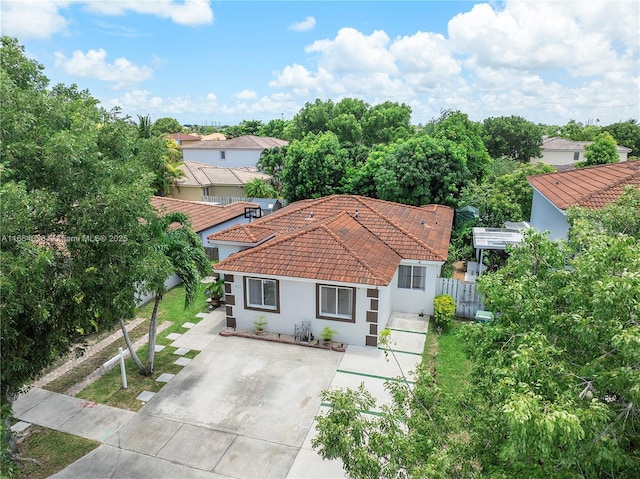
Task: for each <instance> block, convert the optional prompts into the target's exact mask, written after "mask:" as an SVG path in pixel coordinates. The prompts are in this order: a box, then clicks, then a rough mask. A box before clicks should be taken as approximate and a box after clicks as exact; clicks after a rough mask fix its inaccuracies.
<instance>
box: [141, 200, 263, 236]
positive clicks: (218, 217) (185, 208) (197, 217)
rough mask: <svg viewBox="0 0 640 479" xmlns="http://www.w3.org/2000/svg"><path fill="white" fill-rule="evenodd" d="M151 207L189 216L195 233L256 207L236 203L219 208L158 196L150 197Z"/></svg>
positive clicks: (251, 204) (250, 204)
mask: <svg viewBox="0 0 640 479" xmlns="http://www.w3.org/2000/svg"><path fill="white" fill-rule="evenodd" d="M151 205H152V206H153V207H154V208H156V209H157V210H158V211H166V212H174V211H180V212H182V213H185V214H187V215H189V218H191V225H192V226H193V229H194V231H195V232H196V233H199V232H201V231H204V230H206V229H207V228H211V227H213V226H216V225H219V224H222V223H224V222H226V221H229V220H231V219H233V218H237V217H238V216H243V215H244V209H245V207H247V206H251V207H255V206H258V205H256V204H254V203H245V202H237V203H231V204H229V205H227V206H219V205H214V204H208V203H200V202H197V201H186V200H178V199H176V198H167V197H160V196H152V197H151Z"/></svg>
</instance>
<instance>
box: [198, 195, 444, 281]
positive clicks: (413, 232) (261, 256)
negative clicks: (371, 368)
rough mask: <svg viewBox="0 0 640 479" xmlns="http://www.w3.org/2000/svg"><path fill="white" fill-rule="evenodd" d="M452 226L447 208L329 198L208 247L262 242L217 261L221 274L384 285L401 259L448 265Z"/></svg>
mask: <svg viewBox="0 0 640 479" xmlns="http://www.w3.org/2000/svg"><path fill="white" fill-rule="evenodd" d="M452 221H453V209H451V208H449V207H447V206H442V205H428V206H423V207H415V206H408V205H401V204H398V203H391V202H388V201H381V200H375V199H372V198H366V197H362V196H348V195H334V196H328V197H325V198H320V199H315V200H303V201H298V202H296V203H292V204H290V205H289V206H287V207H285V208H282V209H281V210H278V211H277V212H275V213H272V214H270V215H268V216H265V217H263V218H261V219H259V220H256V221H255V222H254V223H251V224H248V225H243V227H242V228H240V227H233V228H231V229H229V230H226V231H223V232H220V233H215V234H212V235H210V236H209V240H210V241H212V242H227V241H229V242H237V241H239V240H241V239H242V234H245V235H246V233H247V231H252V232H256V233H257V232H260V234H262V235H263V236H262V238H266V239H267V240H266V241H265V242H264V243H262V244H261V245H260V246H257V247H255V248H252V249H248V250H244V251H242V252H240V253H236V254H235V255H232V256H230V257H229V258H227V259H225V260H223V261H221V262H220V263H219V264H218V265H217V267H216V269H217V270H220V271H237V272H247V273H254V274H269V275H276V276H290V277H299V278H309V279H318V280H325V281H337V282H350V283H358V284H375V285H386V284H388V283H389V282H390V281H391V278H392V277H393V275H394V274H395V271H396V269H397V267H398V264H399V263H400V260H401V259H403V258H404V259H416V260H429V261H445V260H446V258H447V253H448V247H449V238H450V234H451V224H452ZM270 234H271V235H274V237H273V239H268V236H269V235H270ZM256 238H257V235H255V236H254V238H252V239H256ZM248 242H249V241H248V240H247V243H248ZM255 242H256V241H252V243H255Z"/></svg>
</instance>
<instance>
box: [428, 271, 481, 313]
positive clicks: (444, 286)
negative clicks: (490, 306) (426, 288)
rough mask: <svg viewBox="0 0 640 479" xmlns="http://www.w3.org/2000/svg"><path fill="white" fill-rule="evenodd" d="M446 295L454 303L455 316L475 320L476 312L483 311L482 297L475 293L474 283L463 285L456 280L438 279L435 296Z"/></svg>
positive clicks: (463, 283)
mask: <svg viewBox="0 0 640 479" xmlns="http://www.w3.org/2000/svg"><path fill="white" fill-rule="evenodd" d="M439 294H448V295H450V296H452V297H453V299H454V300H455V302H456V316H461V317H463V318H475V316H476V311H478V310H481V309H484V304H483V303H482V295H480V294H479V293H477V292H476V284H475V283H465V282H463V281H460V280H458V279H452V278H438V279H437V282H436V296H437V295H439Z"/></svg>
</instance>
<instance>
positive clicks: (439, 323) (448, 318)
mask: <svg viewBox="0 0 640 479" xmlns="http://www.w3.org/2000/svg"><path fill="white" fill-rule="evenodd" d="M455 314H456V302H455V301H454V300H453V297H452V296H451V295H449V294H441V295H439V296H436V297H435V299H434V300H433V319H434V321H435V323H436V328H438V329H442V330H446V329H448V328H449V326H451V323H452V322H453V318H454V316H455Z"/></svg>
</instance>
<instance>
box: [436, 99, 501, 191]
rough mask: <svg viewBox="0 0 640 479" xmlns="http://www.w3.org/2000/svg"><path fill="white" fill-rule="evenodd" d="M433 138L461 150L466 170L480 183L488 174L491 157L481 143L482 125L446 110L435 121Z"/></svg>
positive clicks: (463, 114)
mask: <svg viewBox="0 0 640 479" xmlns="http://www.w3.org/2000/svg"><path fill="white" fill-rule="evenodd" d="M432 135H433V136H435V137H438V138H445V139H447V140H450V141H452V142H453V143H455V144H456V145H458V147H459V148H461V149H462V152H463V154H464V156H465V157H466V163H467V168H468V169H469V171H470V172H471V174H472V175H473V177H474V178H475V179H476V180H478V181H480V180H482V178H483V177H484V176H485V175H486V174H487V173H488V172H489V169H490V166H491V162H492V160H491V157H490V156H489V153H488V152H487V148H486V147H485V146H484V142H483V141H482V136H481V135H482V125H481V124H480V123H475V122H472V121H471V120H469V116H468V115H467V114H466V113H462V112H460V111H451V110H447V111H444V112H442V114H441V115H440V118H438V119H437V120H436V121H435V125H434V127H433V133H432Z"/></svg>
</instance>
